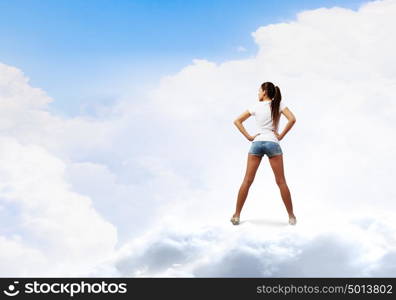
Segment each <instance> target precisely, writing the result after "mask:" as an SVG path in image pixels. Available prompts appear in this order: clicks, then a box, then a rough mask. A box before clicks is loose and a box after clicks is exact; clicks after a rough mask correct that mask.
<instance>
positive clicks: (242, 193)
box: [233, 154, 262, 217]
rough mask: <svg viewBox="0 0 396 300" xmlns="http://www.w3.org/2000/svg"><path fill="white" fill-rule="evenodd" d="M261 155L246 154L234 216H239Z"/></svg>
mask: <svg viewBox="0 0 396 300" xmlns="http://www.w3.org/2000/svg"><path fill="white" fill-rule="evenodd" d="M261 159H262V157H261V156H258V155H253V154H248V159H247V167H246V173H245V178H244V179H243V182H242V184H241V187H240V188H239V192H238V199H237V204H236V209H235V213H234V215H233V216H234V217H239V216H240V214H241V211H242V207H243V204H244V203H245V200H246V197H247V195H248V193H249V188H250V186H251V185H252V183H253V180H254V177H255V176H256V171H257V168H258V167H259V165H260V162H261Z"/></svg>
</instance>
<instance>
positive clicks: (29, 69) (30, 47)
mask: <svg viewBox="0 0 396 300" xmlns="http://www.w3.org/2000/svg"><path fill="white" fill-rule="evenodd" d="M363 2H367V1H360V0H359V1H358V0H350V1H329V0H327V1H323V0H315V1H311V0H310V1H308V0H307V1H301V0H298V1H297V0H296V1H256V0H251V1H225V0H217V1H125V0H117V1H104V0H86V1H77V0H56V1H55V0H51V1H50V0H13V1H6V0H0V39H1V47H0V62H3V63H5V64H8V65H12V66H15V67H18V68H20V69H21V70H22V71H23V72H24V73H25V74H26V76H28V77H29V78H30V80H31V84H32V85H33V86H35V87H40V88H43V89H44V90H45V91H46V92H47V93H48V94H49V95H50V96H51V97H53V98H54V99H55V102H53V103H52V104H51V106H50V108H51V110H53V111H56V112H57V113H60V114H63V115H70V116H71V115H76V114H81V113H85V114H89V113H91V112H90V107H91V106H93V105H95V104H103V105H111V104H112V103H113V102H114V101H116V100H117V99H118V98H119V97H120V96H121V95H125V94H128V95H131V97H132V98H135V99H137V97H139V93H141V92H144V90H145V89H147V88H150V86H151V85H155V84H156V82H157V81H158V80H159V79H160V78H161V77H162V76H164V75H166V74H170V73H174V72H177V71H178V70H179V69H180V68H182V67H183V66H185V65H187V64H190V63H191V61H192V59H194V58H199V59H208V60H211V61H215V62H222V61H225V60H229V59H238V58H243V57H248V56H251V55H254V54H255V52H256V50H257V48H256V46H255V44H254V43H253V40H252V38H251V36H250V33H251V32H253V31H255V30H256V29H257V28H258V27H259V26H263V25H267V24H270V23H275V22H281V21H289V20H293V19H294V18H295V15H296V13H297V12H299V11H301V10H305V9H314V8H319V7H333V6H342V7H346V8H350V9H357V8H358V7H359V6H360V4H362V3H363ZM238 46H243V47H244V48H245V49H246V51H238V50H237V48H238Z"/></svg>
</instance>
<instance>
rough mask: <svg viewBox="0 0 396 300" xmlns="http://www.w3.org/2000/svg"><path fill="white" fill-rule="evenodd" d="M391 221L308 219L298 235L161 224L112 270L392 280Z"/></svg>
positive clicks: (286, 229) (282, 230) (270, 229)
mask: <svg viewBox="0 0 396 300" xmlns="http://www.w3.org/2000/svg"><path fill="white" fill-rule="evenodd" d="M393 217H394V215H392V214H381V215H375V216H371V217H364V216H354V217H352V218H351V216H350V215H344V216H343V218H339V219H337V220H335V219H328V221H327V222H326V223H324V222H323V220H322V219H321V218H318V217H313V218H311V219H307V220H306V219H304V220H303V221H302V222H301V224H299V226H298V227H297V226H296V227H295V228H290V226H288V225H287V223H286V222H285V223H284V224H282V225H280V226H268V225H267V224H265V225H264V226H263V225H258V224H255V223H254V222H252V220H250V219H247V220H245V223H244V224H243V226H240V228H238V229H235V228H231V229H230V226H227V227H225V226H223V225H221V224H218V225H214V226H206V227H201V228H195V230H191V228H189V230H187V229H183V230H181V229H177V228H176V227H169V226H167V225H168V224H165V225H166V226H164V227H163V228H161V229H160V228H158V229H157V230H155V231H153V232H150V233H148V234H146V235H145V236H142V237H141V238H139V239H137V240H135V241H133V242H131V243H130V244H126V245H125V246H124V247H123V248H122V249H121V250H120V252H119V255H118V258H117V260H116V261H115V265H116V267H117V270H118V272H119V274H120V276H141V277H177V276H179V277H348V276H351V277H370V276H376V277H379V276H394V274H395V272H396V264H395V259H394V257H395V256H394V253H395V249H396V240H395V238H394V237H395V236H396V226H395V223H394V220H393ZM321 221H322V222H321Z"/></svg>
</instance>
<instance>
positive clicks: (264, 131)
mask: <svg viewBox="0 0 396 300" xmlns="http://www.w3.org/2000/svg"><path fill="white" fill-rule="evenodd" d="M271 102H272V101H269V100H264V101H257V102H256V103H254V104H252V105H250V106H249V107H248V111H249V113H250V114H251V115H252V116H254V117H255V120H256V125H257V130H258V132H256V133H260V134H259V135H258V136H256V137H255V138H254V140H253V141H252V142H255V141H272V142H275V143H279V140H278V138H277V137H276V135H275V133H274V132H273V131H272V130H273V129H274V127H273V125H272V117H271ZM285 107H286V104H285V102H284V101H283V100H281V102H280V105H279V112H281V111H282V110H283V109H284V108H285ZM256 133H255V134H256Z"/></svg>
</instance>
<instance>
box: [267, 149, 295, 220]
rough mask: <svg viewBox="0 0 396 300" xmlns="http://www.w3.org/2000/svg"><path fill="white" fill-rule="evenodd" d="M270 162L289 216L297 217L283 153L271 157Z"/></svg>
mask: <svg viewBox="0 0 396 300" xmlns="http://www.w3.org/2000/svg"><path fill="white" fill-rule="evenodd" d="M269 162H270V165H271V168H272V171H273V172H274V175H275V181H276V184H277V185H278V186H279V190H280V193H281V196H282V200H283V203H284V204H285V206H286V210H287V213H288V214H289V217H295V216H294V213H293V204H292V200H291V195H290V191H289V187H288V186H287V183H286V179H285V175H284V170H283V155H282V154H281V155H276V156H273V157H270V158H269Z"/></svg>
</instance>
